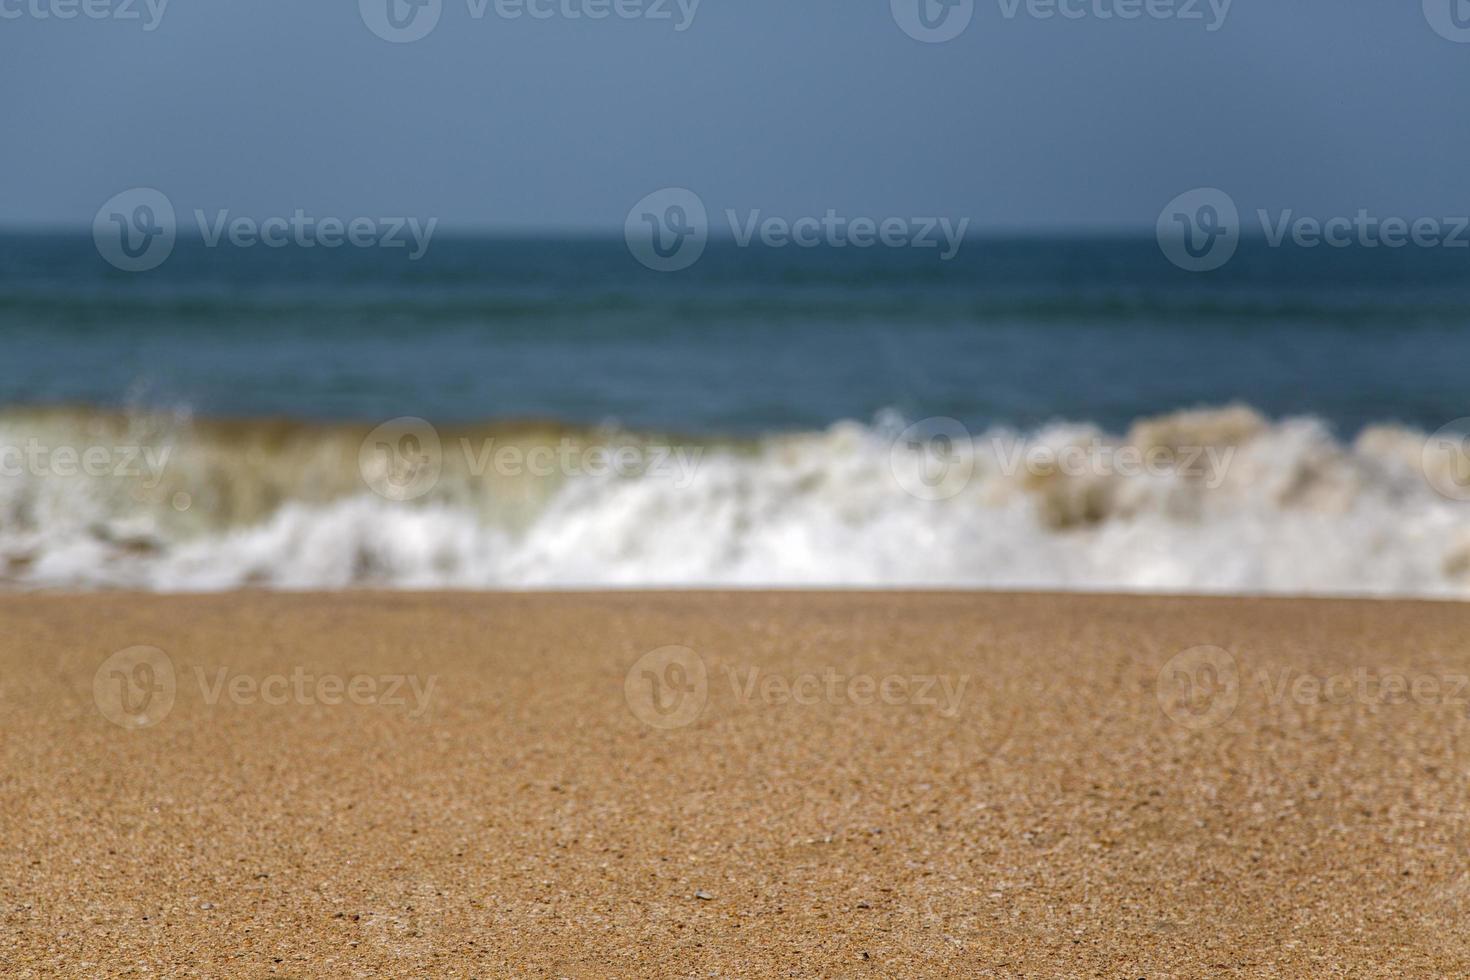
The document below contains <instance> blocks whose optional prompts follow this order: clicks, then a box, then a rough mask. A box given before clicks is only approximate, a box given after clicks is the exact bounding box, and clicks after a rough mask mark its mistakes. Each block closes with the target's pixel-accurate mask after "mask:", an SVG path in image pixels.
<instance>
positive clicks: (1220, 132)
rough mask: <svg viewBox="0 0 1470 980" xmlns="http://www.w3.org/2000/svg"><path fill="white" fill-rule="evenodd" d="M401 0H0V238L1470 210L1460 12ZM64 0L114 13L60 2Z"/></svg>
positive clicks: (1361, 4) (987, 226)
mask: <svg viewBox="0 0 1470 980" xmlns="http://www.w3.org/2000/svg"><path fill="white" fill-rule="evenodd" d="M387 2H388V0H361V2H360V3H359V2H358V0H309V2H306V0H236V2H225V0H168V2H167V4H166V6H164V7H163V9H162V10H161V11H159V10H158V4H159V3H160V0H0V87H3V90H4V91H5V92H6V93H7V95H6V97H5V99H3V100H0V134H3V136H0V176H3V179H0V226H34V225H44V226H67V227H77V228H79V229H80V228H85V227H88V226H89V225H90V223H91V221H92V218H93V216H94V214H95V213H96V212H97V209H98V207H99V206H100V205H101V204H102V202H103V201H105V200H106V199H108V198H109V197H111V196H112V195H114V194H116V193H118V192H119V191H122V190H124V189H127V188H131V187H155V188H158V189H160V190H162V191H163V192H164V193H165V194H167V195H168V196H169V198H170V199H172V200H173V202H174V203H175V204H176V205H177V206H179V207H180V208H181V209H184V210H187V209H193V208H200V209H204V210H206V211H208V212H210V213H215V212H217V211H219V210H222V209H223V210H229V211H230V212H231V213H232V214H240V215H250V216H256V217H265V216H270V215H278V214H289V213H291V211H292V210H293V209H296V208H301V209H303V210H305V211H306V212H307V213H309V214H313V215H318V216H325V215H332V216H338V217H344V218H350V217H354V216H359V215H362V216H389V215H404V216H408V215H417V216H422V217H425V218H427V217H435V218H438V219H439V222H440V227H441V228H442V229H459V230H484V231H506V232H524V231H538V230H539V231H588V232H597V231H606V232H616V231H618V230H619V229H621V228H622V225H623V221H624V219H625V217H626V216H627V214H628V210H629V208H630V207H631V206H632V205H633V204H634V203H635V202H636V201H638V200H639V199H640V198H642V197H643V196H644V195H646V194H649V193H650V192H652V191H655V190H657V189H660V188H663V187H687V188H690V189H692V190H694V191H695V192H696V193H697V194H699V195H700V196H701V198H702V199H703V200H704V201H705V202H706V203H707V204H708V205H709V207H710V209H711V210H712V211H714V212H722V211H724V210H725V209H727V208H728V209H736V210H739V211H741V212H749V211H752V210H756V209H759V210H760V211H761V212H762V214H769V215H782V216H787V217H793V218H794V217H799V216H803V215H822V214H824V213H825V212H826V211H828V210H829V209H832V210H836V211H837V212H839V213H840V214H843V215H849V216H858V215H862V216H871V217H878V218H881V217H885V216H930V215H933V216H946V215H947V216H954V217H960V216H964V217H968V218H970V219H971V232H972V233H981V234H983V233H985V232H987V231H994V232H1003V233H1014V232H1026V231H1036V232H1058V231H1111V230H1148V229H1151V228H1152V227H1153V225H1154V221H1155V219H1156V218H1157V216H1158V214H1159V211H1160V209H1161V208H1162V207H1163V206H1164V205H1165V203H1166V202H1168V201H1169V200H1170V199H1171V198H1173V197H1175V196H1176V195H1178V194H1180V193H1181V192H1183V191H1186V190H1189V189H1191V188H1195V187H1208V186H1215V187H1220V188H1222V189H1224V190H1226V191H1227V192H1228V193H1229V194H1230V195H1231V196H1232V197H1233V198H1234V199H1235V200H1236V201H1237V202H1239V204H1240V206H1241V209H1242V210H1243V211H1248V212H1249V211H1254V210H1255V209H1257V208H1264V209H1269V210H1278V209H1284V208H1291V209H1293V211H1295V212H1297V213H1300V214H1316V215H1322V216H1328V215H1337V214H1348V215H1351V214H1354V213H1356V212H1357V211H1358V210H1359V209H1362V208H1366V209H1369V210H1371V211H1373V212H1374V213H1376V214H1381V215H1400V216H1407V217H1415V216H1447V215H1463V214H1466V213H1467V212H1470V195H1467V194H1466V190H1467V186H1470V183H1467V171H1466V161H1467V159H1470V125H1467V110H1466V108H1465V96H1466V94H1467V93H1470V84H1467V83H1470V39H1467V41H1465V42H1457V41H1456V40H1452V39H1450V38H1448V37H1446V36H1442V33H1444V34H1449V35H1451V36H1452V37H1453V36H1455V32H1456V30H1458V28H1457V27H1456V26H1455V25H1456V22H1455V21H1454V20H1451V19H1449V14H1450V8H1449V5H1450V4H1451V3H1458V4H1461V5H1462V6H1461V8H1460V10H1459V13H1460V16H1461V21H1460V22H1463V23H1466V24H1470V0H1422V2H1423V9H1421V0H1395V2H1393V3H1387V2H1384V0H1291V2H1286V0H1234V2H1233V3H1231V4H1229V5H1228V10H1225V11H1221V10H1220V4H1221V2H1222V0H1215V8H1214V9H1212V8H1211V6H1210V3H1209V0H1199V2H1198V4H1197V5H1196V4H1195V0H1147V2H1148V3H1151V4H1153V5H1154V6H1153V7H1152V8H1151V9H1153V10H1154V12H1155V14H1156V16H1149V15H1148V14H1147V13H1145V14H1144V15H1142V16H1139V17H1137V18H1136V19H1128V20H1125V19H1122V18H1121V17H1119V16H1112V17H1106V16H1104V15H1106V14H1117V13H1119V8H1120V7H1121V8H1124V9H1126V8H1127V7H1128V5H1129V3H1130V2H1132V3H1133V4H1134V5H1135V9H1136V8H1137V7H1141V6H1143V4H1144V3H1145V0H1060V2H1062V3H1063V4H1067V5H1069V8H1068V9H1069V10H1071V12H1073V13H1080V14H1081V16H1077V17H1062V16H1051V17H1044V16H1037V15H1038V14H1044V13H1045V12H1046V11H1047V10H1048V9H1049V8H1048V7H1047V6H1046V4H1047V3H1055V2H1057V0H1030V3H1031V4H1032V6H1031V7H1030V8H1028V5H1027V3H1026V2H1023V0H962V2H968V3H972V4H973V11H969V10H968V8H964V7H962V8H958V9H957V10H956V11H950V12H949V15H950V17H951V18H959V17H962V15H963V14H965V13H968V14H969V16H970V19H969V21H968V24H967V26H964V29H963V31H962V32H960V33H959V34H958V36H955V37H953V38H952V39H950V40H947V41H944V42H942V43H930V42H926V41H922V40H917V39H915V37H912V36H910V33H907V32H906V31H905V25H906V24H907V25H909V26H910V27H913V28H914V30H915V32H916V33H922V30H920V29H918V28H917V27H916V26H915V25H917V24H918V22H917V21H916V20H915V19H914V15H915V13H916V8H914V6H913V5H914V4H917V3H918V2H919V0H701V2H699V3H698V4H697V6H696V7H694V9H693V10H692V11H691V10H690V9H689V5H690V4H691V3H692V0H683V3H684V7H683V8H682V9H681V8H680V6H679V2H678V0H488V6H483V5H482V4H481V0H430V2H438V3H440V4H441V5H442V6H441V9H439V11H438V18H439V19H438V21H437V22H436V23H435V25H434V27H433V29H432V30H431V31H430V32H429V33H428V34H427V35H426V36H424V37H422V38H420V39H418V40H414V41H410V42H406V43H392V42H390V41H387V40H384V39H383V38H382V37H379V36H378V34H376V33H374V30H373V29H372V27H370V22H371V23H376V24H379V25H382V26H383V28H384V29H385V30H388V28H386V24H387V21H386V20H384V4H386V3H387ZM393 2H394V3H395V4H403V3H404V2H405V0H393ZM614 2H616V3H618V4H625V5H626V6H624V7H622V8H621V9H622V11H623V13H624V14H627V15H628V16H623V15H620V14H618V13H616V12H610V15H609V16H607V17H605V18H603V19H596V20H594V19H591V18H589V17H587V16H582V17H579V18H575V19H574V18H572V17H569V16H567V12H568V11H570V12H578V13H583V14H586V13H587V12H588V11H589V10H593V11H595V10H596V9H598V5H599V3H600V4H602V8H601V9H603V10H608V9H609V8H611V7H612V6H613V4H614ZM924 2H925V3H930V4H937V2H938V0H924ZM84 3H85V4H87V5H90V6H89V7H88V8H87V9H90V10H91V11H92V12H93V13H97V14H106V15H107V16H105V17H98V18H95V19H94V18H92V17H88V16H86V15H85V14H84V13H81V14H79V15H78V16H75V17H73V18H72V19H61V18H59V17H58V16H55V14H57V13H65V12H71V11H75V10H77V8H78V7H80V6H82V5H83V4H84ZM150 3H151V4H152V5H153V6H152V7H150V6H149V4H150ZM497 3H499V4H509V5H511V6H510V7H509V8H508V11H506V12H514V11H515V10H516V9H518V8H516V7H515V6H514V5H515V4H518V3H533V4H544V5H545V7H544V8H540V7H538V10H540V11H541V12H543V13H549V14H550V16H548V17H531V16H529V15H527V14H524V13H523V15H522V16H520V17H517V18H510V17H506V16H502V15H501V12H498V11H497ZM640 3H641V4H642V5H643V6H644V7H645V8H646V7H648V5H650V4H656V5H657V7H656V8H655V9H653V10H652V11H649V10H642V11H640V10H639V9H638V8H637V6H636V5H638V4H640ZM1018 3H1019V6H1018V5H1017V4H1018ZM374 4H377V7H374V6H373V5H374ZM904 4H908V5H909V6H908V7H905V6H904ZM69 5H70V6H69ZM1437 5H1442V6H1443V8H1444V9H1443V10H1441V9H1439V7H1438V6H1437ZM1184 6H1188V7H1191V8H1193V9H1192V10H1190V11H1189V13H1190V14H1192V15H1195V16H1197V19H1191V18H1190V17H1181V16H1179V14H1180V13H1181V11H1180V10H1179V9H1177V8H1180V7H1184ZM476 8H479V12H480V13H481V14H482V15H481V16H476ZM1171 8H1172V14H1173V15H1171V16H1164V15H1165V14H1169V13H1170V12H1171ZM399 9H400V10H402V9H403V8H401V7H400V8H399ZM427 9H428V8H426V10H427ZM936 9H937V7H931V8H929V12H930V15H931V22H932V21H933V19H934V17H935V16H936V14H935V11H936ZM426 10H425V11H418V16H419V17H422V16H425V15H426ZM665 12H666V13H667V14H668V16H667V17H658V16H647V14H649V13H654V14H662V13H665ZM634 13H639V14H640V15H639V16H631V15H632V14H634ZM1222 13H1223V17H1222V16H1221V15H1222ZM40 14H47V15H48V16H44V17H43V16H39V15H40ZM1436 22H1437V23H1438V26H1439V30H1437V29H1436ZM413 23H415V24H417V25H420V26H422V25H423V24H424V23H425V21H423V20H418V19H415V21H414V22H413ZM958 23H959V21H958V20H956V19H950V20H947V21H945V22H944V26H943V27H941V28H940V29H941V30H944V29H946V28H948V29H952V28H953V27H954V26H955V25H956V24H958ZM150 28H151V29H150ZM681 28H682V29H681ZM1211 28H1214V29H1211ZM1464 33H1465V34H1470V30H1466V31H1465V32H1464Z"/></svg>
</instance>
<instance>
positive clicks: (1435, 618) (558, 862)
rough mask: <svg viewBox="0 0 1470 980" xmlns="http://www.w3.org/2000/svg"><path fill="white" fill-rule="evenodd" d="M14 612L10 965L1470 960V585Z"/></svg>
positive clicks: (960, 969)
mask: <svg viewBox="0 0 1470 980" xmlns="http://www.w3.org/2000/svg"><path fill="white" fill-rule="evenodd" d="M0 618H3V620H4V621H5V622H6V624H7V626H8V629H7V630H6V631H5V633H4V635H3V636H0V731H3V732H4V737H3V739H0V758H3V764H0V820H3V821H4V823H5V825H6V826H7V827H8V828H10V833H8V834H7V835H5V837H4V839H3V841H0V882H4V883H5V884H4V885H3V886H0V888H3V893H4V896H5V927H6V928H5V932H6V934H7V938H6V941H5V944H4V945H3V946H0V964H5V969H4V972H6V973H7V974H12V975H18V976H30V975H35V976H50V975H76V976H121V975H126V974H128V973H130V972H131V973H132V974H134V975H141V974H145V973H152V974H155V975H160V974H161V975H175V974H189V973H190V972H191V971H196V972H197V973H198V974H200V975H220V974H226V975H238V976H272V975H279V976H359V975H360V976H369V975H384V974H399V975H401V974H426V975H453V976H482V977H498V976H553V977H554V976H650V975H656V976H710V975H719V976H729V975H740V976H783V975H792V974H800V975H837V976H849V975H865V974H871V975H874V976H943V975H967V976H996V977H1006V976H1017V975H1027V976H1032V975H1041V976H1090V975H1096V974H1100V975H1109V976H1113V975H1117V976H1128V975H1131V976H1148V977H1150V978H1151V980H1152V978H1159V977H1193V976H1201V975H1210V976H1259V975H1263V974H1272V973H1280V974H1283V975H1311V976H1339V975H1340V976H1362V975H1384V974H1387V973H1393V974H1394V975H1399V976H1411V977H1419V976H1422V977H1433V976H1451V975H1458V974H1462V973H1465V972H1467V970H1470V940H1467V939H1466V938H1464V936H1463V929H1462V928H1461V926H1462V924H1463V922H1464V919H1465V916H1466V914H1467V912H1470V873H1466V872H1465V871H1464V869H1463V864H1464V862H1463V855H1464V853H1465V848H1466V846H1467V844H1470V780H1467V779H1466V778H1465V777H1466V771H1467V763H1466V759H1467V758H1470V706H1467V705H1466V702H1467V701H1470V680H1467V683H1466V687H1465V688H1464V689H1458V688H1456V684H1457V683H1458V681H1457V679H1458V678H1460V677H1462V676H1463V677H1466V678H1470V643H1466V642H1465V641H1464V639H1463V638H1464V637H1465V636H1466V635H1467V628H1470V606H1467V605H1464V604H1461V603H1458V602H1454V601H1450V602H1445V601H1436V600H1397V599H1375V600H1374V601H1371V602H1370V601H1364V600H1363V599H1341V598H1334V597H1314V598H1306V599H1301V598H1280V597H1233V596H1208V597H1202V596H1190V597H1177V596H1167V597H1165V596H1153V595H1149V596H1141V595H1116V594H1095V593H1032V592H1009V593H976V592H963V591H927V592H897V591H888V590H884V591H877V592H873V591H852V592H848V591H841V592H806V591H779V592H754V591H751V592H718V591H706V590H690V591H682V590H681V591H676V592H640V591H598V592H557V593H530V592H515V593H472V592H463V593H460V592H451V593H411V592H345V593H269V592H237V593H229V594H205V595H152V594H119V593H100V594H88V595H53V594H48V595H23V596H15V595H4V596H0ZM84 624H85V625H84ZM150 651H158V652H159V653H162V655H163V656H162V658H161V659H160V658H159V657H158V655H157V654H156V653H154V652H150ZM170 675H171V676H172V682H171V684H170V681H169V678H170ZM1232 676H1233V678H1234V680H1233V683H1232V682H1231V677H1232ZM1263 676H1264V677H1265V679H1266V681H1267V683H1265V684H1263V683H1261V678H1262V677H1263ZM1365 677H1366V678H1368V680H1369V681H1371V683H1367V682H1363V683H1359V682H1358V680H1356V679H1362V678H1365ZM1395 677H1402V678H1403V679H1404V682H1403V683H1404V687H1403V691H1402V692H1401V693H1400V692H1399V691H1398V686H1399V685H1398V682H1397V681H1394V680H1390V679H1391V678H1395ZM1302 678H1306V679H1307V680H1305V681H1303V680H1302ZM1344 678H1346V679H1348V680H1344ZM1430 679H1432V680H1433V681H1434V682H1435V684H1436V685H1438V686H1432V685H1431V684H1430V683H1429V680H1430ZM1349 680H1353V683H1351V684H1350V683H1349ZM145 968H146V969H145Z"/></svg>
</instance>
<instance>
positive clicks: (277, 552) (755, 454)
mask: <svg viewBox="0 0 1470 980" xmlns="http://www.w3.org/2000/svg"><path fill="white" fill-rule="evenodd" d="M1466 467H1467V459H1466V457H1465V454H1464V442H1463V441H1462V440H1437V439H1430V438H1429V437H1427V436H1426V435H1425V434H1424V433H1422V432H1414V431H1410V430H1406V429H1401V428H1395V427H1388V426H1383V427H1376V428H1370V429H1367V430H1365V431H1364V432H1362V433H1361V434H1360V435H1359V436H1358V437H1357V438H1356V439H1355V440H1354V441H1353V442H1352V443H1350V444H1345V443H1343V442H1341V441H1339V440H1338V439H1336V438H1335V437H1334V436H1333V434H1332V433H1331V431H1330V430H1329V428H1328V427H1327V426H1326V425H1324V424H1323V423H1321V422H1320V421H1317V420H1314V419H1311V418H1298V419H1287V420H1282V421H1268V420H1266V419H1264V418H1262V417H1261V416H1259V415H1258V414H1256V413H1255V412H1253V411H1251V410H1250V409H1248V408H1244V407H1229V408H1223V409H1214V410H1202V411H1197V412H1188V413H1180V414H1175V415H1170V416H1165V417H1160V418H1154V419H1146V420H1141V421H1139V422H1138V423H1136V424H1135V425H1134V426H1133V427H1132V428H1131V430H1130V431H1129V432H1128V433H1126V434H1121V435H1111V434H1108V433H1106V432H1103V431H1101V430H1099V429H1098V428H1096V427H1095V426H1092V425H1089V424H1086V423H1057V424H1053V425H1050V426H1048V427H1045V428H1044V429H1041V430H1040V431H1036V432H1030V433H1018V432H1013V431H1009V430H1004V429H994V430H990V431H986V432H975V433H969V432H965V431H963V429H962V427H959V425H958V423H953V422H948V421H943V420H940V421H935V420H929V421H928V422H926V423H924V424H921V425H918V426H907V425H906V424H905V422H904V421H903V420H899V419H897V418H891V417H883V418H880V419H878V420H876V421H875V422H873V423H872V424H859V423H855V422H843V423H839V424H835V425H833V426H831V427H829V428H827V429H825V430H823V431H817V432H807V433H796V434H781V435H770V436H765V437H762V438H759V439H751V440H745V441H732V440H716V439H710V440H700V439H688V438H671V437H669V436H665V435H660V434H654V433H629V432H625V431H618V430H615V429H593V428H570V427H565V426H558V425H554V424H549V423H548V424H543V423H530V422H527V423H515V424H510V423H501V424H492V425H483V426H465V427H459V428H448V427H446V428H440V429H435V428H434V427H431V426H429V425H428V424H427V423H423V422H421V421H417V420H398V421H396V422H394V423H389V424H388V425H386V426H381V427H378V428H377V429H374V428H373V427H371V426H367V425H362V426H353V425H310V424H305V423H296V422H272V421H241V422H225V421H213V420H196V419H192V418H190V417H189V416H188V415H187V414H166V413H158V414H126V415H125V414H108V413H98V412H92V411H89V410H81V409H44V410H43V409H9V410H6V411H4V412H0V587H4V588H7V589H12V590H28V589H136V590H151V591H167V592H175V591H202V590H222V589H235V588H273V589H345V588H402V589H436V588H448V589H458V588H509V589H521V588H574V587H592V588H608V587H612V588H616V587H635V586H636V587H643V586H672V587H686V586H690V587H692V586H722V587H723V586H737V587H755V586H867V587H883V588H899V587H988V588H1017V589H1022V588H1024V589H1082V590H1119V591H1148V592H1216V593H1218V592H1228V593H1338V594H1376V595H1417V596H1446V597H1460V596H1470V503H1466V502H1465V501H1466V500H1467V499H1470V480H1467V479H1465V476H1466V474H1467V472H1470V470H1467V468H1466Z"/></svg>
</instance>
